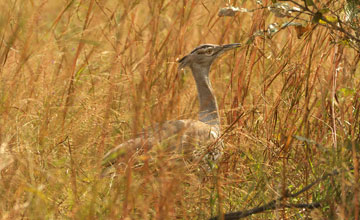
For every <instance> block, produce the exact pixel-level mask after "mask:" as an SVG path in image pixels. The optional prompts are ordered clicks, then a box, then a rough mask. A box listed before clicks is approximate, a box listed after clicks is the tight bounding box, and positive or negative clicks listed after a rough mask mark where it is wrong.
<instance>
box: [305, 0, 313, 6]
mask: <svg viewBox="0 0 360 220" xmlns="http://www.w3.org/2000/svg"><path fill="white" fill-rule="evenodd" d="M305 4H306V5H307V6H313V5H314V2H313V0H305Z"/></svg>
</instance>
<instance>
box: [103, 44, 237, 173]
mask: <svg viewBox="0 0 360 220" xmlns="http://www.w3.org/2000/svg"><path fill="white" fill-rule="evenodd" d="M239 46H240V44H226V45H222V46H219V45H212V44H205V45H200V46H199V47H197V48H195V49H194V50H193V51H192V52H191V53H190V54H188V55H186V56H185V57H183V58H182V59H180V60H179V61H178V62H179V63H180V65H179V69H183V68H184V67H186V66H188V67H190V69H191V71H192V74H193V77H194V79H195V82H196V87H197V91H198V99H199V102H200V112H199V120H191V119H185V120H174V121H167V122H165V123H162V124H159V125H156V126H154V127H152V128H150V129H148V130H147V131H144V132H143V133H142V134H140V135H139V136H138V137H137V138H134V139H131V140H128V141H126V142H124V143H122V144H120V145H118V146H117V147H115V148H114V149H112V150H110V151H109V152H108V153H107V154H106V155H105V156H104V159H103V164H104V165H105V166H108V165H111V164H114V163H115V162H116V161H117V160H118V158H121V156H122V155H124V154H127V153H129V152H132V153H134V154H135V155H137V154H140V153H142V152H144V151H146V152H148V151H151V150H153V148H154V147H155V146H158V147H163V148H165V149H164V150H165V151H168V152H176V153H178V154H179V153H180V155H185V156H186V157H188V158H192V159H194V158H193V157H195V158H196V157H204V155H205V157H204V158H206V159H209V158H210V159H211V160H217V159H218V158H219V157H220V156H221V153H222V143H219V144H217V145H216V146H215V147H212V148H211V149H210V148H208V147H209V146H210V145H211V144H212V143H214V142H215V141H216V140H217V139H218V138H219V136H220V119H219V112H218V106H217V102H216V98H215V96H214V94H213V89H212V86H211V83H210V80H209V72H210V67H211V64H212V62H213V61H214V60H215V59H216V58H217V57H218V56H220V55H221V54H223V53H224V52H225V51H228V50H230V49H234V48H237V47H239ZM209 156H210V157H209Z"/></svg>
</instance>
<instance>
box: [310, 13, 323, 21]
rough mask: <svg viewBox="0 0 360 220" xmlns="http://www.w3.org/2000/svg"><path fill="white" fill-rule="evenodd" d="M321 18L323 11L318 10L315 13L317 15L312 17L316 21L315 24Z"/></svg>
mask: <svg viewBox="0 0 360 220" xmlns="http://www.w3.org/2000/svg"><path fill="white" fill-rule="evenodd" d="M321 18H322V14H321V12H319V11H318V12H316V13H315V15H314V17H313V18H312V20H311V22H312V23H315V24H318V23H319V21H320V19H321Z"/></svg>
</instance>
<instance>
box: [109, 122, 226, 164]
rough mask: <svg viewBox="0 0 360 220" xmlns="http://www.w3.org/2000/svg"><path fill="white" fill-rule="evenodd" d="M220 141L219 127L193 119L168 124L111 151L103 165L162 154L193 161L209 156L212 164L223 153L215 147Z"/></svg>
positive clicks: (158, 126)
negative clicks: (140, 156) (144, 154)
mask: <svg viewBox="0 0 360 220" xmlns="http://www.w3.org/2000/svg"><path fill="white" fill-rule="evenodd" d="M218 137H219V128H218V127H217V126H212V125H209V124H206V123H204V122H201V121H197V120H191V119H187V120H174V121H167V122H164V123H162V124H158V125H156V126H153V128H149V129H147V130H146V131H144V132H142V133H141V134H140V135H139V136H138V137H137V138H134V139H131V140H128V141H126V142H124V143H122V144H120V145H118V146H117V147H115V148H114V149H112V150H111V151H109V152H108V153H107V154H106V155H105V156H104V160H103V164H104V165H105V166H109V165H111V164H114V163H116V161H117V160H121V158H122V156H123V155H125V154H128V153H129V152H131V154H133V155H134V154H135V155H138V154H143V153H144V152H145V153H149V152H154V151H159V150H160V151H164V152H171V153H176V154H177V155H181V156H184V157H185V158H189V159H191V160H194V159H196V158H201V157H205V158H207V157H209V155H210V156H211V157H212V158H211V160H216V159H217V158H218V157H219V156H220V154H221V150H220V149H217V147H213V146H212V145H213V143H214V142H215V141H217V138H218ZM218 145H219V144H218ZM209 146H210V147H209Z"/></svg>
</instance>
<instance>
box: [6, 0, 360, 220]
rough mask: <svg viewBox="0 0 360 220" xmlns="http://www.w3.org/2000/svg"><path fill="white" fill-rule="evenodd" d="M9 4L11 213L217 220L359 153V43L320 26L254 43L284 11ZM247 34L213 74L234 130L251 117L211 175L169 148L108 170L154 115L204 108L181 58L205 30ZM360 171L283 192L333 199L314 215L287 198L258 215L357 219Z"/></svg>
mask: <svg viewBox="0 0 360 220" xmlns="http://www.w3.org/2000/svg"><path fill="white" fill-rule="evenodd" d="M0 6H1V7H0V10H1V13H0V15H1V17H0V27H1V28H0V33H1V35H0V37H1V43H0V145H1V148H0V172H1V173H0V174H1V176H0V216H1V219H23V218H24V219H69V218H70V219H120V218H124V219H126V218H128V219H174V218H178V219H206V218H209V217H211V216H215V215H217V214H219V212H223V213H224V212H229V211H238V210H243V209H249V208H252V207H256V206H258V205H262V204H265V203H266V202H268V201H270V200H272V199H274V198H276V197H279V196H281V195H283V194H284V193H285V192H286V191H287V190H289V191H296V190H298V189H301V188H302V187H304V186H305V185H307V184H309V183H310V182H312V181H313V180H314V179H316V178H317V177H319V176H321V174H323V173H324V172H329V171H331V170H333V169H335V168H344V167H345V168H346V167H348V166H353V165H354V163H355V162H354V158H356V155H358V151H356V150H355V149H357V150H359V145H360V144H359V143H360V141H359V136H360V134H359V132H360V131H359V122H360V121H359V117H358V114H359V107H360V106H359V105H360V104H359V96H358V94H359V88H360V87H359V86H360V85H359V83H360V75H359V74H360V73H359V68H358V67H359V65H358V60H357V59H358V56H356V54H355V53H354V52H353V51H352V50H351V49H349V48H346V47H343V46H341V45H335V44H332V43H331V42H330V40H329V35H330V32H329V31H327V30H326V29H324V28H322V27H317V28H315V29H314V30H313V31H311V32H310V33H307V34H306V36H303V37H302V38H301V39H298V38H297V35H296V32H295V30H294V29H293V28H291V27H290V28H287V29H284V30H282V31H281V32H279V33H277V34H276V35H275V36H274V37H273V38H271V39H269V38H262V37H256V38H255V39H254V41H252V42H250V43H248V44H246V42H247V41H248V40H249V39H250V37H251V36H252V35H253V33H254V32H255V31H257V30H260V29H263V28H265V27H266V26H267V25H268V24H270V23H272V22H279V23H281V22H284V20H281V19H280V18H276V17H274V16H273V15H272V14H270V13H269V12H268V11H267V10H258V11H255V12H254V13H242V14H238V15H237V16H235V17H221V18H220V17H218V16H217V13H218V10H219V9H220V8H221V7H224V2H223V1H217V2H216V1H198V0H193V1H151V0H148V1H145V0H143V1H127V0H125V1H114V0H108V1H94V0H91V1H25V0H20V1H2V3H0ZM238 6H239V5H238ZM241 7H247V8H255V7H257V6H256V5H255V4H253V3H252V2H244V3H243V5H241ZM234 42H241V43H244V47H242V48H241V49H238V50H237V51H235V52H231V53H229V54H227V55H225V56H224V57H223V58H221V59H220V60H218V61H217V62H216V63H215V64H214V65H213V69H212V72H211V79H212V82H213V87H214V89H215V91H216V96H217V99H218V102H219V107H220V110H221V117H222V126H223V130H225V128H227V127H228V126H229V125H230V124H231V123H232V122H233V121H234V120H236V118H237V117H238V116H240V115H242V114H243V115H242V118H241V119H240V120H239V121H238V122H237V123H236V125H235V126H234V127H232V129H230V130H229V132H227V133H226V134H225V138H224V139H225V143H226V146H227V149H226V155H225V157H224V159H223V160H222V161H221V164H220V169H219V171H218V172H217V173H211V174H209V175H210V176H212V177H211V178H207V179H206V180H204V181H201V180H199V178H197V176H196V174H195V173H192V172H188V171H187V170H186V169H182V168H181V167H179V166H173V165H172V164H169V162H168V161H167V160H166V158H164V157H162V156H161V155H159V156H158V158H157V160H156V161H155V162H154V163H151V164H148V163H146V161H145V166H144V167H142V168H139V169H119V170H118V174H119V175H118V176H116V177H115V178H110V177H109V178H103V179H101V178H99V173H100V171H101V167H100V164H101V158H102V156H103V154H104V152H106V151H107V150H109V149H111V148H112V147H114V146H116V145H117V144H119V143H121V142H123V141H125V140H127V139H129V138H132V137H134V135H135V134H136V133H137V132H138V131H140V130H141V129H143V128H145V127H147V126H149V125H151V124H153V123H156V122H161V121H165V120H169V119H181V118H196V116H197V114H196V113H197V96H196V93H195V86H194V82H193V80H192V76H191V74H190V71H189V70H186V71H185V73H184V72H178V71H177V63H176V59H177V58H181V56H183V55H185V54H186V53H188V52H189V51H190V50H191V49H192V48H194V47H195V46H197V45H199V44H201V43H215V44H222V43H234ZM309 140H311V141H309ZM315 143H316V144H315ZM353 154H354V155H355V156H353ZM355 161H356V160H355ZM174 167H175V168H174ZM356 181H358V179H357V178H356V177H354V175H353V173H349V172H346V173H343V174H342V175H339V176H338V177H334V178H332V179H329V180H328V181H325V182H323V183H321V184H320V185H318V186H316V187H315V188H314V189H312V190H311V191H309V192H306V193H304V194H302V195H301V196H299V197H298V198H296V199H288V200H287V201H284V202H291V203H310V202H312V201H320V202H321V203H322V204H323V207H322V208H321V209H319V210H317V211H316V212H310V211H302V210H298V209H281V210H278V211H271V212H265V213H262V214H258V215H255V216H254V217H253V219H275V218H290V219H301V218H305V217H309V216H313V217H314V216H315V215H316V216H317V217H319V218H322V217H321V216H323V218H328V217H331V216H332V217H334V216H335V218H343V219H348V218H351V216H353V215H354V210H355V208H356V207H358V206H356V205H353V200H354V194H353V192H354V190H356V185H357V184H356ZM355 195H356V194H355Z"/></svg>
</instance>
